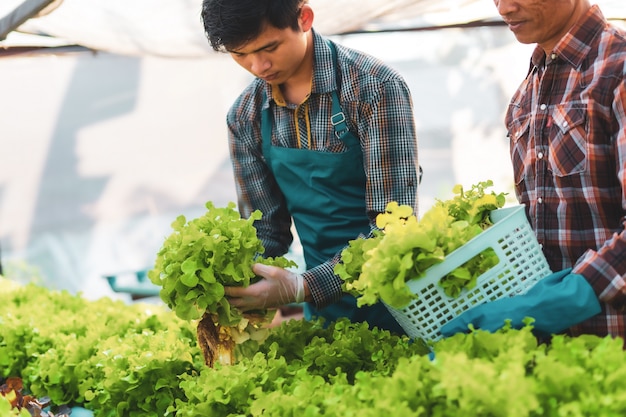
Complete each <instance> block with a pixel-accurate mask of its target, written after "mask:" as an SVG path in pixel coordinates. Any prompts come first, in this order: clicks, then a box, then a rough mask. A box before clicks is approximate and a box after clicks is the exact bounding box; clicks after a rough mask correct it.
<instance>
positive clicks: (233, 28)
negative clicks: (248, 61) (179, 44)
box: [201, 0, 308, 51]
mask: <svg viewBox="0 0 626 417" xmlns="http://www.w3.org/2000/svg"><path fill="white" fill-rule="evenodd" d="M307 1H308V0H203V2H202V15H201V18H202V23H203V24H204V33H205V34H206V36H207V38H208V39H209V43H210V44H211V47H212V48H213V49H214V50H216V51H221V50H224V49H226V50H231V49H236V48H238V47H240V46H242V45H244V44H246V43H247V42H249V41H251V40H253V39H254V38H256V37H257V36H258V35H259V34H260V33H261V32H262V31H263V29H264V28H265V25H266V24H269V25H271V26H274V27H275V28H277V29H285V28H291V29H293V30H298V17H299V15H300V8H301V7H302V5H303V4H305V3H307Z"/></svg>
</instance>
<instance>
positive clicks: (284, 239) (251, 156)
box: [227, 95, 293, 257]
mask: <svg viewBox="0 0 626 417" xmlns="http://www.w3.org/2000/svg"><path fill="white" fill-rule="evenodd" d="M244 97H246V96H245V95H244V96H242V97H240V98H239V99H238V100H237V101H236V102H235V103H234V105H233V106H232V108H231V110H230V111H229V113H228V116H227V126H228V142H229V151H230V154H231V161H232V164H233V174H234V177H235V186H236V188H237V196H238V201H237V204H238V208H239V211H240V213H241V216H242V217H244V218H248V217H250V215H251V214H252V212H253V211H254V210H255V209H258V210H260V211H261V213H263V216H262V218H261V219H260V220H257V221H255V223H254V226H255V228H256V229H257V234H258V236H259V238H260V239H261V242H262V243H263V246H264V248H265V253H264V254H263V255H264V256H266V257H267V256H271V257H276V256H282V255H284V254H286V253H287V251H288V250H289V246H290V245H291V243H292V241H293V235H292V233H291V216H290V215H289V212H288V210H287V207H286V204H285V199H284V197H283V194H282V192H281V191H280V188H279V187H278V184H277V183H276V181H275V180H274V176H273V175H272V173H271V172H270V169H269V167H268V166H267V164H266V162H265V158H264V157H263V152H262V140H261V131H260V120H259V119H260V116H258V117H255V116H254V115H255V114H259V113H260V111H258V110H257V108H260V106H256V105H254V106H253V105H252V103H250V102H249V100H246V99H245V98H244Z"/></svg>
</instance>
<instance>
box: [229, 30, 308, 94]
mask: <svg viewBox="0 0 626 417" xmlns="http://www.w3.org/2000/svg"><path fill="white" fill-rule="evenodd" d="M306 35H307V34H306V32H304V31H301V30H298V31H294V30H293V29H291V28H286V29H277V28H275V27H273V26H270V25H268V26H267V27H266V28H265V29H264V30H263V31H262V32H261V34H260V35H259V36H258V37H257V38H255V39H253V40H252V41H250V42H248V43H246V44H244V45H242V46H240V47H238V48H235V49H231V50H229V52H230V54H231V56H232V57H233V59H234V60H235V61H236V62H237V63H238V64H239V65H241V66H242V67H243V68H245V69H246V70H247V71H249V72H250V73H252V74H253V75H255V76H256V77H259V78H261V79H263V80H265V81H266V82H268V83H270V84H272V85H279V84H282V83H284V82H286V81H287V80H288V79H289V78H291V77H292V76H293V75H294V74H296V73H297V72H298V70H299V69H300V68H301V65H302V63H303V61H304V58H305V55H306V52H307V44H308V41H307V36H306Z"/></svg>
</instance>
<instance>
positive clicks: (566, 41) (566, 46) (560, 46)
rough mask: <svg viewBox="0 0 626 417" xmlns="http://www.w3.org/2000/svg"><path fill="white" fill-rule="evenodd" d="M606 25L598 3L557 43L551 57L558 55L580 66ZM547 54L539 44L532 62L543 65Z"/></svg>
mask: <svg viewBox="0 0 626 417" xmlns="http://www.w3.org/2000/svg"><path fill="white" fill-rule="evenodd" d="M605 26H606V19H605V18H604V15H603V14H602V11H601V10H600V8H599V7H598V5H593V6H592V7H591V9H589V11H588V12H587V13H586V14H585V15H584V16H583V17H582V18H581V19H580V20H579V21H578V23H576V24H575V25H574V26H573V27H572V28H571V29H570V31H569V32H568V33H567V34H566V35H565V36H564V37H563V38H562V39H561V40H560V41H559V42H558V43H557V44H556V46H555V47H554V49H553V50H552V53H551V54H550V55H551V56H550V57H549V59H556V58H557V57H558V58H560V59H562V60H564V61H565V62H568V63H569V64H570V65H571V66H572V67H574V68H578V67H579V66H580V64H581V63H582V61H583V60H584V59H585V58H586V56H587V54H588V53H589V51H590V50H591V45H592V43H593V40H594V38H596V36H599V34H600V32H602V30H603V29H604V27H605ZM545 59H546V55H545V53H544V51H543V49H541V47H540V46H537V47H536V48H535V50H534V52H533V55H532V58H531V60H532V63H533V65H535V66H541V65H543V63H544V60H545Z"/></svg>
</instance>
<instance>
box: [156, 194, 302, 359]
mask: <svg viewBox="0 0 626 417" xmlns="http://www.w3.org/2000/svg"><path fill="white" fill-rule="evenodd" d="M206 208H207V211H206V213H205V214H204V215H202V216H200V217H198V218H195V219H192V220H189V221H187V219H186V218H185V216H179V217H178V218H177V219H176V221H174V223H172V228H173V229H174V232H172V234H171V235H170V236H169V237H168V238H167V239H165V242H164V243H163V246H162V248H161V249H160V250H159V252H158V254H157V259H156V262H155V265H154V268H153V269H152V270H150V271H149V272H148V277H149V278H150V280H151V281H152V283H154V284H156V285H159V286H161V287H162V288H161V291H160V296H161V299H162V300H163V301H164V302H165V303H166V304H167V306H168V307H170V308H171V309H172V310H173V311H174V312H175V313H176V315H177V316H178V317H180V318H182V319H184V320H198V319H201V320H200V321H199V322H198V342H199V343H200V345H201V347H202V349H203V352H204V355H205V358H206V363H207V365H209V366H212V365H213V364H214V362H215V361H216V360H218V361H221V362H225V363H232V362H233V361H234V360H235V359H234V354H235V345H236V344H237V343H242V342H250V343H256V342H258V341H261V340H262V339H263V338H264V337H266V335H267V329H266V328H265V327H264V325H265V324H267V323H269V322H270V321H271V318H272V317H273V314H274V312H273V311H269V310H265V311H260V312H252V313H247V314H245V315H244V314H242V313H241V312H240V311H239V310H237V309H232V308H231V307H230V304H229V303H228V300H227V299H226V298H225V296H224V287H225V286H244V287H246V286H248V285H250V284H251V283H253V282H255V281H256V280H257V279H258V278H257V277H256V276H255V274H254V272H252V265H253V264H254V263H263V264H267V265H275V266H280V267H283V268H287V267H292V266H296V265H295V263H294V262H293V261H291V260H288V259H287V258H284V257H276V258H270V257H268V258H263V257H262V254H263V253H264V252H265V248H264V247H263V244H262V243H261V241H260V239H259V238H258V237H257V235H256V229H255V228H254V226H253V223H254V221H255V220H259V219H260V218H261V212H260V211H258V210H256V211H255V212H253V213H252V215H251V216H250V217H249V218H248V219H242V218H241V217H240V215H239V212H238V211H237V210H236V209H235V204H234V203H232V202H231V203H229V204H228V206H227V207H224V208H219V207H215V206H214V205H213V203H212V202H208V203H206Z"/></svg>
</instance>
